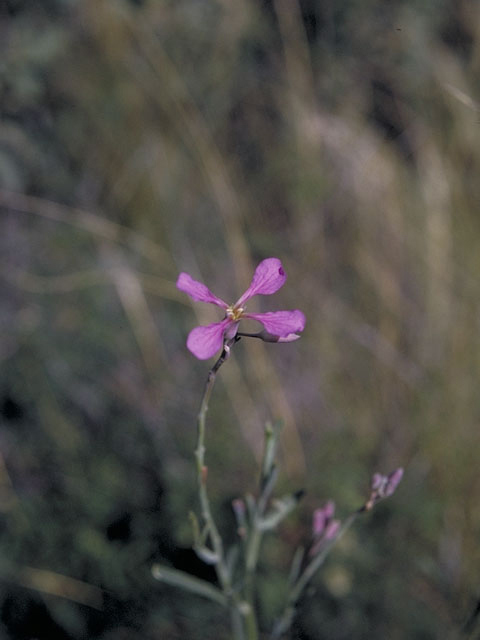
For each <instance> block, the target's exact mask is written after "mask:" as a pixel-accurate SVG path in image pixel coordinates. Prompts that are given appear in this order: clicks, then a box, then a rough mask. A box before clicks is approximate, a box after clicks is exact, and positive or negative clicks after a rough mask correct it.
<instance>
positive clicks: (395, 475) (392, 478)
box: [384, 467, 403, 498]
mask: <svg viewBox="0 0 480 640" xmlns="http://www.w3.org/2000/svg"><path fill="white" fill-rule="evenodd" d="M402 478H403V469H402V467H399V468H398V469H396V470H395V471H392V473H391V474H390V475H389V476H388V478H387V484H386V485H385V489H384V495H385V497H386V498H387V497H388V496H391V495H392V494H393V493H394V492H395V489H396V488H397V487H398V485H399V484H400V481H401V479H402Z"/></svg>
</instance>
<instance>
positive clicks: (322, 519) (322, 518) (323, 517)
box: [312, 500, 335, 538]
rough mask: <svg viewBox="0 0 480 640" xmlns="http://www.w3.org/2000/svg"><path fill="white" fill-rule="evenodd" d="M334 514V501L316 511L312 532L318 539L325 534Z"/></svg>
mask: <svg viewBox="0 0 480 640" xmlns="http://www.w3.org/2000/svg"><path fill="white" fill-rule="evenodd" d="M334 513H335V503H334V502H333V500H329V501H328V502H326V503H325V505H324V506H323V507H321V508H320V509H315V511H314V512H313V523H312V531H313V535H314V536H315V537H316V538H318V537H319V536H321V535H322V534H323V533H324V531H325V529H326V527H327V526H328V524H329V522H330V520H331V519H332V517H333V514H334Z"/></svg>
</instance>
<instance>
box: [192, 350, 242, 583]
mask: <svg viewBox="0 0 480 640" xmlns="http://www.w3.org/2000/svg"><path fill="white" fill-rule="evenodd" d="M236 341H237V338H232V339H231V340H228V341H227V342H226V343H225V345H224V348H223V351H222V354H221V355H220V357H219V359H218V360H217V361H216V363H215V364H214V365H213V367H212V368H211V369H210V371H209V372H208V377H207V382H206V385H205V391H204V393H203V398H202V403H201V405H200V411H199V413H198V420H197V427H198V431H197V447H196V449H195V459H196V462H197V481H198V492H199V497H200V508H201V512H202V517H203V519H204V521H205V524H206V526H207V530H208V535H209V537H210V541H211V544H212V547H213V552H214V555H215V557H216V561H215V569H216V571H217V575H218V579H219V581H220V584H221V586H222V589H223V591H224V592H225V593H226V594H230V592H231V584H230V577H229V571H228V568H227V566H226V564H225V558H224V552H223V543H222V538H221V536H220V534H219V532H218V529H217V526H216V524H215V521H214V519H213V515H212V511H211V508H210V501H209V499H208V493H207V473H208V470H207V467H206V466H205V434H206V426H205V422H206V417H207V411H208V404H209V401H210V396H211V394H212V390H213V387H214V384H215V379H216V376H217V372H218V370H219V369H220V367H221V366H222V364H223V363H224V362H225V361H226V360H227V359H228V358H229V356H230V349H231V347H232V346H233V345H234V344H235V342H236Z"/></svg>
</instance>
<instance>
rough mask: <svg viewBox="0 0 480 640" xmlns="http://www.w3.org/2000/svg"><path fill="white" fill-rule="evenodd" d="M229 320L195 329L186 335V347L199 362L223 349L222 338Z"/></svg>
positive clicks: (229, 322)
mask: <svg viewBox="0 0 480 640" xmlns="http://www.w3.org/2000/svg"><path fill="white" fill-rule="evenodd" d="M231 322H232V321H231V320H230V319H229V318H225V320H222V322H215V323H213V324H209V325H207V326H206V327H195V329H192V330H191V331H190V333H189V334H188V338H187V347H188V348H189V350H190V351H191V352H192V353H193V355H194V356H195V357H196V358H198V359H199V360H207V359H208V358H211V357H212V356H214V355H215V354H216V353H217V352H218V351H220V349H221V348H222V347H223V336H224V333H225V331H226V329H228V326H229V324H231Z"/></svg>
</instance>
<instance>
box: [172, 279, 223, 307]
mask: <svg viewBox="0 0 480 640" xmlns="http://www.w3.org/2000/svg"><path fill="white" fill-rule="evenodd" d="M177 289H180V291H184V292H185V293H187V294H188V295H189V296H190V297H191V298H192V299H193V300H197V301H198V302H210V303H211V304H216V305H217V306H218V307H222V308H223V309H226V308H227V307H228V304H227V303H226V302H224V301H223V300H222V299H221V298H217V296H216V295H214V294H213V293H212V292H211V291H210V289H209V288H208V287H206V286H205V285H204V284H202V283H201V282H198V280H194V279H193V278H192V276H190V275H189V274H188V273H181V274H180V275H179V276H178V279H177Z"/></svg>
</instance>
